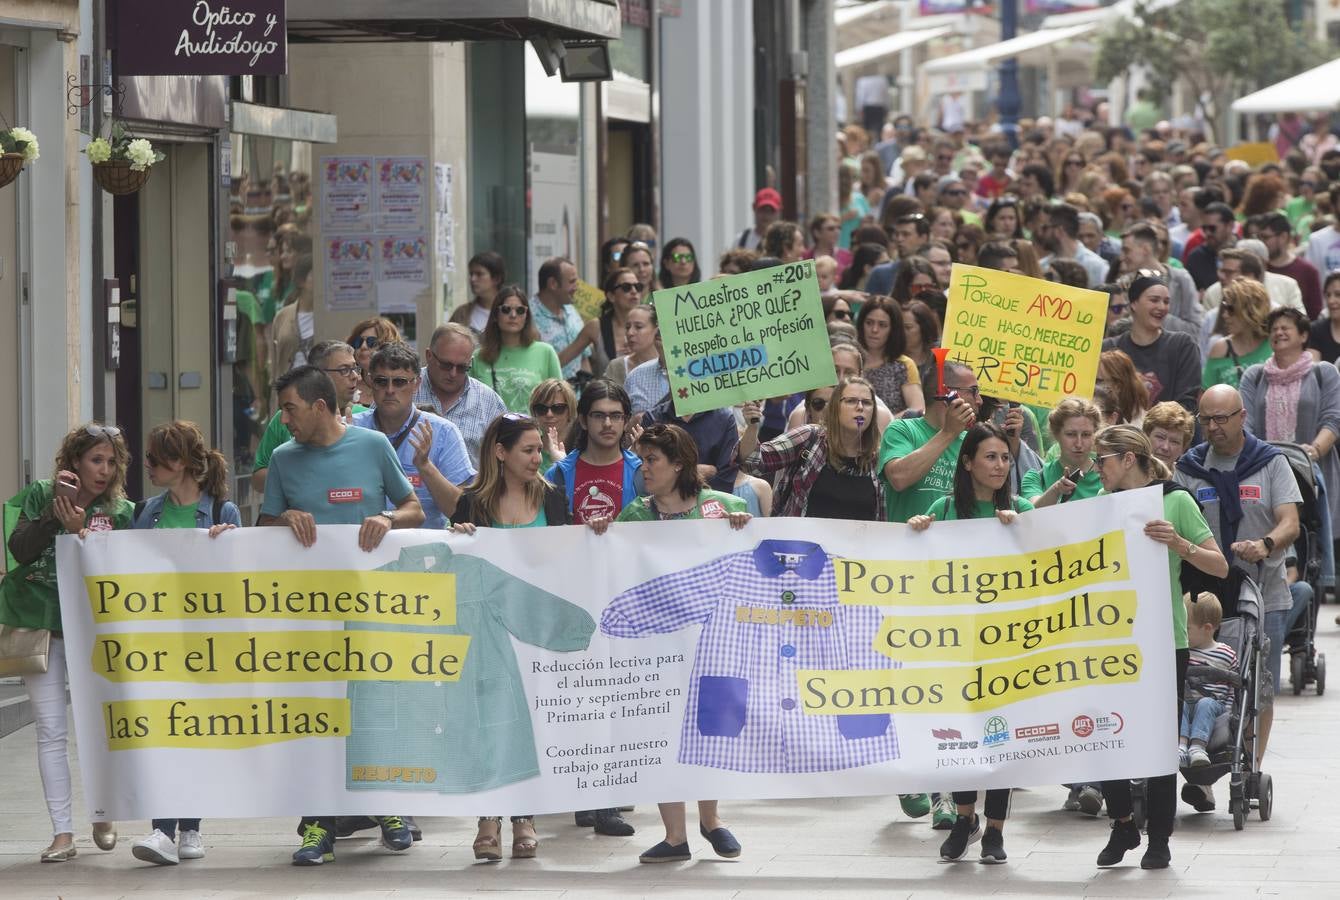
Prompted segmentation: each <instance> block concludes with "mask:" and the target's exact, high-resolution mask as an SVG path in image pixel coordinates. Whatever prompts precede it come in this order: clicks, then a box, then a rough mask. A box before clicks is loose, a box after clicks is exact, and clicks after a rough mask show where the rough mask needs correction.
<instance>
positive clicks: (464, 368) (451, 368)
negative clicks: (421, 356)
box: [425, 350, 474, 375]
mask: <svg viewBox="0 0 1340 900" xmlns="http://www.w3.org/2000/svg"><path fill="white" fill-rule="evenodd" d="M425 352H426V353H427V354H428V358H429V359H431V360H432V361H433V365H435V366H437V367H438V368H439V369H441V370H442V371H443V372H446V373H447V374H448V375H450V374H451V373H452V372H460V373H461V374H462V375H464V374H465V373H466V372H469V371H470V366H471V364H472V363H474V354H471V355H470V362H468V363H465V364H461V363H453V362H446V361H445V360H442V359H439V358H438V356H437V354H436V353H434V352H433V351H432V350H428V351H425Z"/></svg>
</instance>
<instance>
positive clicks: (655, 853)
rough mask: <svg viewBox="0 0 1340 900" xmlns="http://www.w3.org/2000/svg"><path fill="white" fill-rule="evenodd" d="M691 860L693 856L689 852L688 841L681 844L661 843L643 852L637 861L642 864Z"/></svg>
mask: <svg viewBox="0 0 1340 900" xmlns="http://www.w3.org/2000/svg"><path fill="white" fill-rule="evenodd" d="M692 858H693V854H692V853H690V852H689V842H688V841H685V842H684V843H682V844H667V843H666V842H665V841H661V842H660V843H659V844H657V845H656V846H655V847H652V848H651V849H650V850H644V851H643V852H642V855H641V856H639V857H638V858H637V861H638V862H644V863H664V862H684V861H686V860H690V859H692Z"/></svg>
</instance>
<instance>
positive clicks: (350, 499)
mask: <svg viewBox="0 0 1340 900" xmlns="http://www.w3.org/2000/svg"><path fill="white" fill-rule="evenodd" d="M326 500H328V501H329V502H331V503H362V502H363V489H362V488H331V489H330V490H329V491H327V492H326Z"/></svg>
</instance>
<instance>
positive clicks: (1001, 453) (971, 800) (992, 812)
mask: <svg viewBox="0 0 1340 900" xmlns="http://www.w3.org/2000/svg"><path fill="white" fill-rule="evenodd" d="M1012 468H1013V460H1012V459H1011V458H1010V441H1009V437H1008V436H1007V435H1006V434H1005V431H1004V429H1002V428H1001V427H1000V426H998V425H993V424H991V423H990V422H979V423H978V424H976V425H974V426H973V427H972V428H970V429H968V433H967V435H966V436H965V437H964V438H963V445H962V447H960V448H959V454H958V465H957V466H956V467H955V469H954V493H953V494H952V495H949V496H946V497H941V498H940V499H939V500H937V501H935V503H933V504H931V508H930V510H929V511H928V512H927V513H926V514H925V515H924V516H913V517H912V518H910V519H908V520H907V524H908V525H909V526H911V528H912V530H913V531H925V530H926V529H927V528H930V527H931V523H933V522H935V521H936V520H952V519H989V518H991V517H993V516H994V517H995V518H996V519H998V520H1000V522H1001V524H1003V525H1009V524H1011V523H1013V522H1014V520H1015V519H1017V518H1019V514H1020V513H1023V512H1028V511H1029V510H1031V509H1032V508H1033V504H1031V503H1029V502H1028V501H1027V500H1025V499H1023V498H1022V497H1015V496H1012V493H1011V491H1010V471H1011V469H1012ZM1010 790H1011V789H1010V788H993V789H991V790H989V791H987V792H986V804H985V805H984V807H983V809H982V812H983V813H984V814H985V815H986V832H985V833H983V831H982V822H981V817H979V816H978V815H977V812H976V808H977V792H976V791H954V803H955V805H956V806H957V810H956V812H957V814H958V815H957V818H956V819H955V820H954V826H953V829H952V830H951V831H950V832H949V837H947V838H945V841H944V843H943V844H941V845H940V858H941V859H949V860H954V859H962V858H963V854H965V853H967V852H968V845H969V844H971V843H973V842H974V841H977V840H979V839H980V840H981V842H982V862H984V863H1003V862H1005V859H1006V855H1005V836H1004V834H1003V832H1004V829H1005V819H1006V817H1007V816H1008V815H1009V813H1010Z"/></svg>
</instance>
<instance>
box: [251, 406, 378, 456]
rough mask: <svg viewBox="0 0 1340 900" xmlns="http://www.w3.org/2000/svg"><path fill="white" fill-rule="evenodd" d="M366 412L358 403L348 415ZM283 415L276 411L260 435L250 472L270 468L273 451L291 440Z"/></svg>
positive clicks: (291, 436) (351, 408)
mask: <svg viewBox="0 0 1340 900" xmlns="http://www.w3.org/2000/svg"><path fill="white" fill-rule="evenodd" d="M367 411H368V407H366V406H363V405H362V404H360V403H355V404H354V405H353V406H351V407H349V412H350V415H353V414H354V413H361V412H367ZM283 415H284V414H283V412H281V411H278V410H276V411H275V414H274V415H273V416H271V417H270V421H269V422H268V423H267V424H266V426H265V431H264V432H262V433H261V440H260V443H259V444H257V445H256V461H255V463H254V464H253V465H252V467H251V468H252V471H255V470H256V469H268V468H270V457H271V456H274V452H275V449H276V448H278V447H280V446H282V445H284V444H287V443H288V442H289V441H291V440H292V439H293V435H292V434H290V433H289V430H288V426H287V425H285V424H284V423H283V422H282V421H281V419H282V417H283Z"/></svg>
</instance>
